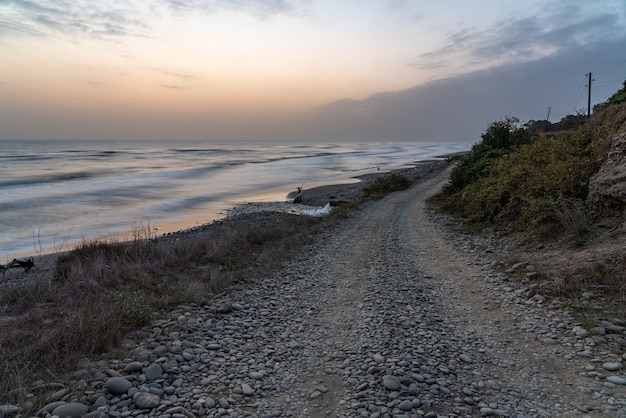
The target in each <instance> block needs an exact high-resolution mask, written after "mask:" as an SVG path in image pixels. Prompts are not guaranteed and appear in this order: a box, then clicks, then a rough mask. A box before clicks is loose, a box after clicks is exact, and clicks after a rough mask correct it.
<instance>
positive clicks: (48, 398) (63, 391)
mask: <svg viewBox="0 0 626 418" xmlns="http://www.w3.org/2000/svg"><path fill="white" fill-rule="evenodd" d="M68 393H70V390H69V389H67V388H64V389H61V390H57V391H56V392H54V393H51V394H50V395H48V396H46V400H45V401H46V403H50V402H56V401H60V400H61V399H62V398H63V397H64V396H65V395H67V394H68Z"/></svg>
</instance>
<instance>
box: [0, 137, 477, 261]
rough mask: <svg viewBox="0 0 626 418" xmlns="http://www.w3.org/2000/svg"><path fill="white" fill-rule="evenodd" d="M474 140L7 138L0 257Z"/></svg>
mask: <svg viewBox="0 0 626 418" xmlns="http://www.w3.org/2000/svg"><path fill="white" fill-rule="evenodd" d="M470 147H471V144H469V143H461V142H459V143H434V142H406V143H337V144H329V143H306V144H303V143H295V142H294V143H285V142H281V143H268V142H249V143H241V142H238V143H214V142H206V141H204V142H203V141H87V140H85V141H78V140H46V141H34V140H15V141H7V140H1V141H0V263H1V264H4V263H5V262H7V261H8V260H11V259H13V258H16V257H23V256H26V255H38V254H47V253H51V252H60V251H67V250H70V249H71V248H73V246H75V245H76V244H77V243H79V242H82V241H85V240H87V241H89V240H99V239H107V238H110V237H123V236H124V235H125V234H130V233H132V231H134V230H135V231H136V230H138V229H141V228H144V227H149V228H150V229H152V230H153V231H156V232H158V233H167V232H172V231H175V230H181V229H186V228H190V227H194V226H198V225H201V224H205V223H208V222H211V221H214V220H216V219H219V218H222V217H224V216H225V215H226V214H227V211H228V209H229V208H232V207H234V206H237V205H240V204H246V203H248V202H263V201H288V200H289V198H288V195H289V193H291V192H295V191H296V190H297V188H298V187H303V188H304V190H305V193H306V189H307V188H312V187H316V186H321V185H328V184H341V183H352V182H357V181H358V180H357V179H355V177H357V176H360V175H364V174H368V173H373V172H378V171H389V170H392V169H399V168H408V167H412V166H415V165H417V164H420V163H423V162H426V161H431V160H436V159H440V158H442V157H444V156H447V155H450V154H454V153H458V152H463V151H467V150H468V149H469V148H470Z"/></svg>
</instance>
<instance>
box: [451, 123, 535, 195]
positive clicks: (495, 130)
mask: <svg viewBox="0 0 626 418" xmlns="http://www.w3.org/2000/svg"><path fill="white" fill-rule="evenodd" d="M481 138H482V141H481V142H479V143H477V144H475V145H474V146H473V147H472V149H471V151H470V152H469V153H468V154H466V155H464V156H463V157H461V159H460V160H459V162H458V163H457V165H456V166H455V167H454V168H453V169H452V172H451V173H450V181H449V183H448V185H447V186H446V188H445V189H444V191H445V192H446V193H448V194H452V193H454V192H457V191H459V190H461V189H463V188H464V187H466V186H468V185H469V184H471V183H473V182H475V181H477V180H478V179H480V178H482V177H485V176H487V175H488V174H489V170H490V168H491V165H492V164H493V162H494V161H496V160H497V159H498V158H500V157H502V156H503V155H506V154H508V153H509V152H511V151H512V150H513V149H514V148H516V147H519V146H520V145H523V144H527V143H530V142H532V136H531V134H530V132H529V131H527V130H525V129H523V128H521V127H520V126H519V120H518V119H517V118H513V117H507V118H504V119H502V120H499V121H497V122H494V123H492V124H491V125H489V127H488V128H487V130H486V131H485V132H484V133H483V134H482V135H481Z"/></svg>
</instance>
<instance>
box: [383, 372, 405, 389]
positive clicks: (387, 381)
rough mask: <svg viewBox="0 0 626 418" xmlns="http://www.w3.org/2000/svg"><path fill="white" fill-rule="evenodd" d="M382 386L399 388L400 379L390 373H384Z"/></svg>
mask: <svg viewBox="0 0 626 418" xmlns="http://www.w3.org/2000/svg"><path fill="white" fill-rule="evenodd" d="M383 386H384V387H385V389H387V390H400V388H401V387H402V385H401V383H400V379H398V378H397V377H395V376H390V375H386V376H384V377H383Z"/></svg>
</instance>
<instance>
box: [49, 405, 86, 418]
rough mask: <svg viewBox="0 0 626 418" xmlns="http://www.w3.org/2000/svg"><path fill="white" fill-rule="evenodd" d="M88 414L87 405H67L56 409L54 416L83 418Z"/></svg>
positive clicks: (53, 412)
mask: <svg viewBox="0 0 626 418" xmlns="http://www.w3.org/2000/svg"><path fill="white" fill-rule="evenodd" d="M87 412H89V408H88V407H87V405H83V404H82V403H66V404H64V405H60V406H57V407H56V408H54V410H53V411H52V415H57V416H59V417H61V418H66V417H71V418H81V417H82V416H83V415H85V414H86V413H87Z"/></svg>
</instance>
